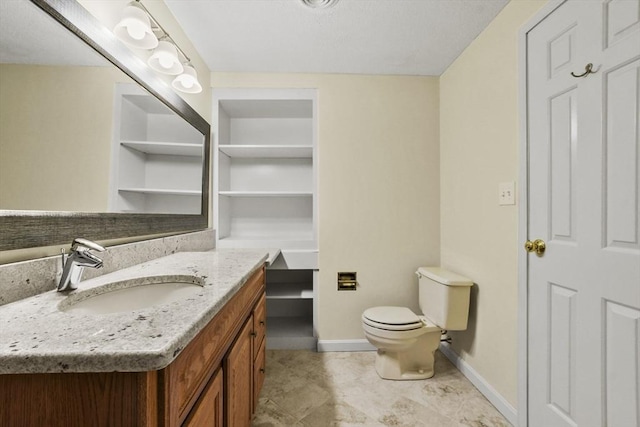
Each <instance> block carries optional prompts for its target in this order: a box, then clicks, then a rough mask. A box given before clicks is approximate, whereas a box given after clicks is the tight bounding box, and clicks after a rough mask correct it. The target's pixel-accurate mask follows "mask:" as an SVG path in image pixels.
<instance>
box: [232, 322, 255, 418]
mask: <svg viewBox="0 0 640 427" xmlns="http://www.w3.org/2000/svg"><path fill="white" fill-rule="evenodd" d="M252 341H253V316H250V317H249V319H248V320H247V321H246V323H245V324H244V326H243V327H242V330H241V331H240V333H239V334H238V338H237V339H236V341H235V343H234V344H233V346H232V347H231V349H230V350H229V353H227V357H226V358H225V370H226V372H225V375H226V382H225V408H226V418H227V425H228V426H233V427H244V426H246V427H249V426H250V425H251V413H252V408H251V404H252V398H253V391H252V390H253V349H252Z"/></svg>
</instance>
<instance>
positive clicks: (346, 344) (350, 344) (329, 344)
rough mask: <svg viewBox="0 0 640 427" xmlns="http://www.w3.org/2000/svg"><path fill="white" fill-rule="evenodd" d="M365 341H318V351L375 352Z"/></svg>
mask: <svg viewBox="0 0 640 427" xmlns="http://www.w3.org/2000/svg"><path fill="white" fill-rule="evenodd" d="M375 350H376V348H375V347H374V346H373V345H371V343H369V341H367V340H366V339H362V340H318V351H319V352H325V351H375Z"/></svg>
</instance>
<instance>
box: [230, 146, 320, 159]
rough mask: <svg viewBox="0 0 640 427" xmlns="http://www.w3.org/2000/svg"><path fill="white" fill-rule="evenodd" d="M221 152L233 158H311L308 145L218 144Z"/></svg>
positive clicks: (311, 153) (311, 150) (311, 151)
mask: <svg viewBox="0 0 640 427" xmlns="http://www.w3.org/2000/svg"><path fill="white" fill-rule="evenodd" d="M218 149H219V150H220V152H221V153H224V154H226V155H227V156H229V157H235V158H266V159H269V158H278V159H287V158H311V157H312V155H313V147H311V146H309V145H229V144H227V145H219V146H218Z"/></svg>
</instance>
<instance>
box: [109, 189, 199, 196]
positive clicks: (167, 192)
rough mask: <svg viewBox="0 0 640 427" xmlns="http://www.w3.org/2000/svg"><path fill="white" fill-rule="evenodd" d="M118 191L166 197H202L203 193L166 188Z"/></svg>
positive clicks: (120, 190)
mask: <svg viewBox="0 0 640 427" xmlns="http://www.w3.org/2000/svg"><path fill="white" fill-rule="evenodd" d="M118 191H119V192H122V191H124V192H128V193H142V194H157V195H166V196H202V191H200V190H172V189H164V188H119V189H118Z"/></svg>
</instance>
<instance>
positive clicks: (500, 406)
mask: <svg viewBox="0 0 640 427" xmlns="http://www.w3.org/2000/svg"><path fill="white" fill-rule="evenodd" d="M440 351H441V352H442V354H444V355H445V356H446V358H447V359H449V360H450V361H451V363H453V364H454V365H455V367H456V368H458V370H459V371H460V372H461V373H462V375H464V376H465V377H467V379H468V380H469V381H470V382H471V383H472V384H473V385H474V386H475V387H476V388H477V389H478V390H479V391H480V393H482V394H483V395H484V397H486V398H487V400H489V402H491V404H492V405H493V406H495V407H496V409H497V410H498V411H500V413H501V414H502V415H503V416H504V417H505V418H506V419H507V421H509V422H510V423H511V424H513V425H514V426H517V425H518V412H517V411H516V409H515V408H514V407H513V406H511V404H510V403H509V402H507V400H506V399H505V398H504V397H502V395H501V394H500V393H498V392H497V391H496V390H495V389H494V388H493V387H492V386H491V384H489V383H488V382H487V381H486V380H485V379H484V378H482V377H481V376H480V374H478V372H476V370H475V369H473V368H472V367H471V365H469V364H468V363H467V362H465V361H464V360H462V358H461V357H460V356H458V355H457V354H456V353H455V352H454V351H453V350H452V349H451V347H450V346H449V344H448V343H440Z"/></svg>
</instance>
